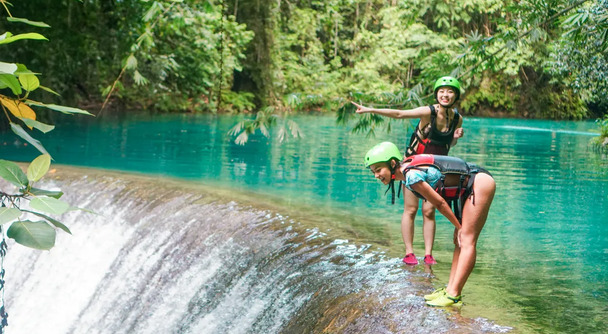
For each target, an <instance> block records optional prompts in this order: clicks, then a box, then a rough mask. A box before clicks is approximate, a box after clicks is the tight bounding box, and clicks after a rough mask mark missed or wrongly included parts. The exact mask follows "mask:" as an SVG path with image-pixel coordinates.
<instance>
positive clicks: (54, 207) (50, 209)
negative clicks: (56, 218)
mask: <svg viewBox="0 0 608 334" xmlns="http://www.w3.org/2000/svg"><path fill="white" fill-rule="evenodd" d="M30 207H31V208H32V209H36V210H40V211H42V212H47V213H52V214H55V215H60V214H62V213H64V212H66V211H68V209H69V208H70V205H69V204H68V203H66V202H64V201H62V200H60V199H56V198H53V197H46V196H41V197H36V198H33V199H32V200H31V201H30Z"/></svg>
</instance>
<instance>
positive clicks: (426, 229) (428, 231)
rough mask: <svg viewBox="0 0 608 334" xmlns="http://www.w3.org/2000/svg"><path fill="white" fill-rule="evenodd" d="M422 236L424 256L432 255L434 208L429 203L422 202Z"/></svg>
mask: <svg viewBox="0 0 608 334" xmlns="http://www.w3.org/2000/svg"><path fill="white" fill-rule="evenodd" d="M422 235H423V236H424V255H431V254H433V243H434V242H435V207H434V206H433V204H431V202H429V201H423V202H422Z"/></svg>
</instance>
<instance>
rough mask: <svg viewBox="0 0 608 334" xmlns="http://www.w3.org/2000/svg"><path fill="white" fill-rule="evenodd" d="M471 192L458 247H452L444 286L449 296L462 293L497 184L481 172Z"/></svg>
mask: <svg viewBox="0 0 608 334" xmlns="http://www.w3.org/2000/svg"><path fill="white" fill-rule="evenodd" d="M473 191H474V197H473V198H471V197H470V198H469V199H467V201H466V202H465V204H464V208H463V213H462V229H461V232H460V248H458V245H456V248H455V249H454V260H453V263H452V271H451V272H450V281H449V283H448V287H447V292H448V294H450V295H451V296H459V295H460V294H461V293H462V288H463V287H464V285H465V283H466V282H467V279H468V278H469V275H470V274H471V272H472V271H473V267H475V260H476V257H477V250H476V247H477V239H478V238H479V234H480V233H481V229H482V228H483V226H484V225H485V223H486V219H487V218H488V212H489V211H490V205H491V204H492V199H493V198H494V193H495V191H496V183H495V182H494V179H492V177H491V176H489V175H487V174H484V173H480V174H478V175H477V177H476V178H475V183H474V184H473ZM473 202H474V203H473Z"/></svg>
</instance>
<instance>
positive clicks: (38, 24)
mask: <svg viewBox="0 0 608 334" xmlns="http://www.w3.org/2000/svg"><path fill="white" fill-rule="evenodd" d="M6 19H7V20H8V21H9V22H20V23H25V24H29V25H31V26H34V27H40V28H50V27H51V26H50V25H48V24H46V23H44V22H40V21H30V20H28V19H23V18H19V17H7V18H6Z"/></svg>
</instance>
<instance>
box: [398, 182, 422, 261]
mask: <svg viewBox="0 0 608 334" xmlns="http://www.w3.org/2000/svg"><path fill="white" fill-rule="evenodd" d="M416 212H418V197H416V195H414V193H413V192H411V191H410V190H408V189H407V188H405V186H403V216H402V217H401V236H402V237H403V243H404V244H405V254H409V253H413V252H414V245H413V244H414V219H416Z"/></svg>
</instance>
